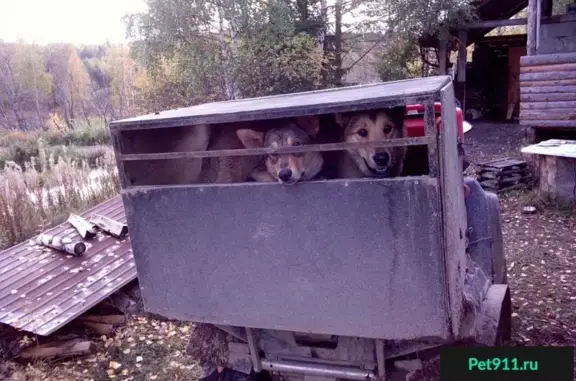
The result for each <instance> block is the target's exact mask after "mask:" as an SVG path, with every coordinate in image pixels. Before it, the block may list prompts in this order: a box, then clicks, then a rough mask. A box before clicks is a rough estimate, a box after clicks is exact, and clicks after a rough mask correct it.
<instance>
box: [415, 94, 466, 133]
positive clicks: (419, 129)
mask: <svg viewBox="0 0 576 381" xmlns="http://www.w3.org/2000/svg"><path fill="white" fill-rule="evenodd" d="M441 110H442V105H441V104H440V103H439V102H437V103H434V111H435V113H436V127H437V128H438V129H440V125H441V123H440V120H441V119H440V113H441ZM456 122H457V124H458V137H459V138H460V141H461V142H464V117H463V115H462V110H461V109H460V108H458V107H456ZM404 129H405V131H406V136H407V137H409V138H411V137H416V136H424V135H425V133H424V105H408V106H406V118H405V119H404Z"/></svg>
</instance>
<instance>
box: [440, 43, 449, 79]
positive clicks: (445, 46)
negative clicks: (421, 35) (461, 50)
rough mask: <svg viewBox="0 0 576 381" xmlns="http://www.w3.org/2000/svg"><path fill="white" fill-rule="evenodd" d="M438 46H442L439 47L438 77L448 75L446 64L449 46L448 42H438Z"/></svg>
mask: <svg viewBox="0 0 576 381" xmlns="http://www.w3.org/2000/svg"><path fill="white" fill-rule="evenodd" d="M438 44H439V45H440V46H439V47H438V75H446V73H447V69H448V65H447V62H446V55H447V49H448V44H447V43H446V41H438Z"/></svg>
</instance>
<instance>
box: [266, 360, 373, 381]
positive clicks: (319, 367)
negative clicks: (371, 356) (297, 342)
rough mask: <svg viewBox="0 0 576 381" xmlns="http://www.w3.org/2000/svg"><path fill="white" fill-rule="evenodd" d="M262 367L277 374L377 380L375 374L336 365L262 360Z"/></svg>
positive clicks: (363, 380) (359, 380)
mask: <svg viewBox="0 0 576 381" xmlns="http://www.w3.org/2000/svg"><path fill="white" fill-rule="evenodd" d="M261 365H262V369H265V370H269V371H276V372H286V373H297V374H309V375H313V376H324V377H333V378H342V379H348V380H358V381H365V380H373V379H375V378H376V375H375V374H374V372H370V371H367V370H360V369H357V368H351V367H342V366H334V365H325V364H307V363H303V362H297V361H285V360H262V361H261Z"/></svg>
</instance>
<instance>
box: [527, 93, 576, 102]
mask: <svg viewBox="0 0 576 381" xmlns="http://www.w3.org/2000/svg"><path fill="white" fill-rule="evenodd" d="M553 101H576V94H574V93H555V94H520V102H553Z"/></svg>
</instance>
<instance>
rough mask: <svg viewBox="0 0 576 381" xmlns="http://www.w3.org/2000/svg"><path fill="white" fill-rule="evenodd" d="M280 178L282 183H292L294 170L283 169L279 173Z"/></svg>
mask: <svg viewBox="0 0 576 381" xmlns="http://www.w3.org/2000/svg"><path fill="white" fill-rule="evenodd" d="M278 178H279V179H280V180H282V181H290V179H291V178H292V170H291V169H290V168H282V169H281V170H280V171H279V172H278Z"/></svg>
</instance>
